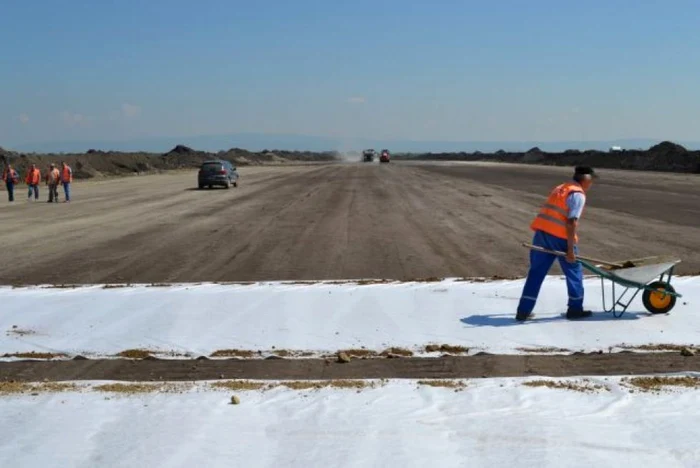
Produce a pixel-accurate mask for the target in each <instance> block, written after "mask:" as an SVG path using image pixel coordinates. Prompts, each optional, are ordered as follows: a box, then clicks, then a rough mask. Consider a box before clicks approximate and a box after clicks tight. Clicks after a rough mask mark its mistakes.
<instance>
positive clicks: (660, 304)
mask: <svg viewBox="0 0 700 468" xmlns="http://www.w3.org/2000/svg"><path fill="white" fill-rule="evenodd" d="M671 297H672V296H671V295H670V294H666V293H665V292H663V290H659V291H653V292H652V293H651V295H650V296H649V303H650V304H651V306H652V307H653V308H654V309H659V310H660V309H663V308H665V307H668V305H669V304H671Z"/></svg>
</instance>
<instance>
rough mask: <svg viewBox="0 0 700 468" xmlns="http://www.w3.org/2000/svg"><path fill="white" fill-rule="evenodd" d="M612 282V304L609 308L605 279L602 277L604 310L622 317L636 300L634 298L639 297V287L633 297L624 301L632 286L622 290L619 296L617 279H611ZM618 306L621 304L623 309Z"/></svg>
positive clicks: (614, 315)
mask: <svg viewBox="0 0 700 468" xmlns="http://www.w3.org/2000/svg"><path fill="white" fill-rule="evenodd" d="M610 282H611V283H612V305H611V306H610V308H608V306H607V301H606V299H605V279H604V278H603V277H601V278H600V284H601V291H602V296H603V310H604V311H605V312H612V314H613V317H615V318H620V317H622V316H623V315H624V313H625V312H626V311H627V309H628V308H629V306H630V304H632V301H634V298H635V297H637V294H639V289H637V291H636V292H635V293H634V294H633V295H632V297H631V298H630V299H629V300H628V301H627V302H623V300H624V298H625V296H626V295H627V293H628V292H629V290H630V288H625V290H624V291H623V292H622V294H621V295H620V296H619V297H618V295H617V289H616V284H615V281H610ZM618 306H620V307H621V308H622V309H618Z"/></svg>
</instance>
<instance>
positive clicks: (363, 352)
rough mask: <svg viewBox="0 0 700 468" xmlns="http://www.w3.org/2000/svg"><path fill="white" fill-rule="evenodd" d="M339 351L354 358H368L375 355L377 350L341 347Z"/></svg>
mask: <svg viewBox="0 0 700 468" xmlns="http://www.w3.org/2000/svg"><path fill="white" fill-rule="evenodd" d="M338 352H339V353H345V354H347V355H348V356H350V357H355V358H368V357H377V352H376V351H372V350H371V349H341V350H340V351H338Z"/></svg>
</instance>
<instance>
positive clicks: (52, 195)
mask: <svg viewBox="0 0 700 468" xmlns="http://www.w3.org/2000/svg"><path fill="white" fill-rule="evenodd" d="M60 181H61V173H60V172H59V171H58V169H56V165H55V164H51V166H50V167H49V172H48V174H46V185H48V186H49V200H48V203H58V184H59V182H60Z"/></svg>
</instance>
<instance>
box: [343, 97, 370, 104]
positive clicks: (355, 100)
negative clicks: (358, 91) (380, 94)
mask: <svg viewBox="0 0 700 468" xmlns="http://www.w3.org/2000/svg"><path fill="white" fill-rule="evenodd" d="M348 102H349V103H350V104H364V103H365V102H367V99H365V98H364V97H363V96H353V97H350V98H348Z"/></svg>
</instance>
